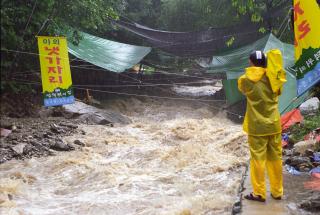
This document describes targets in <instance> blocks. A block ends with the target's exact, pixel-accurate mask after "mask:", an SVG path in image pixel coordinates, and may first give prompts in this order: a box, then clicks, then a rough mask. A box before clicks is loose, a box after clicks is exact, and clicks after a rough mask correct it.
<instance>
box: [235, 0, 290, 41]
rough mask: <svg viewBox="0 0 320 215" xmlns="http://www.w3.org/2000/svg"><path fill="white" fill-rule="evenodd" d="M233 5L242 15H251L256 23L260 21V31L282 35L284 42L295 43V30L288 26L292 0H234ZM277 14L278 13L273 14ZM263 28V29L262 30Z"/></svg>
mask: <svg viewBox="0 0 320 215" xmlns="http://www.w3.org/2000/svg"><path fill="white" fill-rule="evenodd" d="M232 6H233V7H234V8H236V9H237V11H238V13H239V14H240V15H241V16H250V19H251V21H252V22H254V23H260V24H261V26H262V27H261V28H260V29H259V32H265V31H267V30H268V31H269V32H272V33H274V34H276V35H277V36H280V35H281V34H282V35H281V37H282V40H283V41H284V42H288V43H293V36H292V35H293V30H292V29H290V28H288V27H287V25H284V24H286V23H287V19H288V18H289V17H290V16H288V12H289V9H290V8H291V6H292V1H289V0H284V1H281V0H232ZM272 14H276V15H272ZM262 29H263V30H262Z"/></svg>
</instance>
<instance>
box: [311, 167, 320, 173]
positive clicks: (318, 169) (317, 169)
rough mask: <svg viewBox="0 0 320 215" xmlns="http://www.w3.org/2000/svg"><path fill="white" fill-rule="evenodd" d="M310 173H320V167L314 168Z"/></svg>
mask: <svg viewBox="0 0 320 215" xmlns="http://www.w3.org/2000/svg"><path fill="white" fill-rule="evenodd" d="M309 173H310V174H311V173H320V167H316V168H313V169H312V170H310V172H309Z"/></svg>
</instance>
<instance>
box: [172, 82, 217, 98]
mask: <svg viewBox="0 0 320 215" xmlns="http://www.w3.org/2000/svg"><path fill="white" fill-rule="evenodd" d="M203 83H205V82H203ZM207 84H210V83H207ZM221 89H222V83H221V81H215V82H214V83H212V85H204V86H174V87H172V90H173V91H174V92H176V93H177V94H180V95H184V96H194V97H199V96H212V95H214V94H215V93H216V92H217V91H219V90H221Z"/></svg>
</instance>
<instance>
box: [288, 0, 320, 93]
mask: <svg viewBox="0 0 320 215" xmlns="http://www.w3.org/2000/svg"><path fill="white" fill-rule="evenodd" d="M293 11H294V35H295V42H294V47H295V60H296V63H295V66H294V67H293V69H294V71H295V72H296V76H297V79H298V80H297V88H298V89H297V90H298V95H301V94H303V93H304V92H306V91H307V90H308V89H310V88H311V87H312V86H313V85H315V84H316V83H318V82H319V81H320V27H319V26H320V25H319V23H320V5H319V1H317V0H294V5H293Z"/></svg>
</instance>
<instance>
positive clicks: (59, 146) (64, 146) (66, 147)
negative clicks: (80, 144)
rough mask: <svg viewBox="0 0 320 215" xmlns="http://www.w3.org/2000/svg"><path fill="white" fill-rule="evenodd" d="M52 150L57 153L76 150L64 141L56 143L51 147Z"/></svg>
mask: <svg viewBox="0 0 320 215" xmlns="http://www.w3.org/2000/svg"><path fill="white" fill-rule="evenodd" d="M50 148H51V149H54V150H56V151H70V150H72V149H74V148H73V147H72V146H70V145H68V144H65V143H64V142H62V141H55V142H54V144H52V145H51V146H50Z"/></svg>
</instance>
